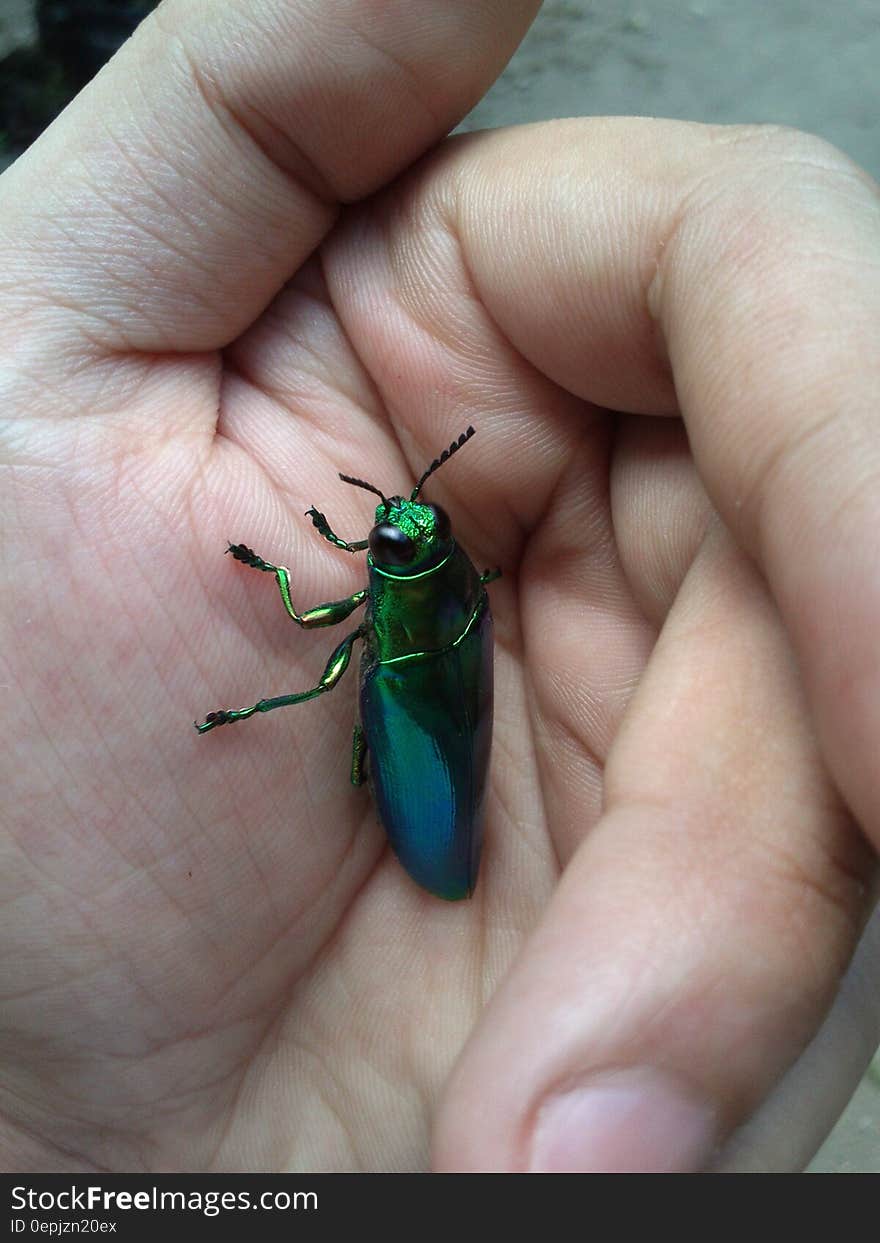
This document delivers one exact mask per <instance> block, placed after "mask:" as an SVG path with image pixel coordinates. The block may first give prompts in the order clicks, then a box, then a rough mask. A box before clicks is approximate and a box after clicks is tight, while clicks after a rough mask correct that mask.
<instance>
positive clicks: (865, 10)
mask: <svg viewBox="0 0 880 1243" xmlns="http://www.w3.org/2000/svg"><path fill="white" fill-rule="evenodd" d="M30 12H31V0H0V54H2V53H3V52H4V51H5V50H6V49H7V48H8V47H10V46H14V45H15V44H16V43H18V42H21V41H24V40H26V39H27V38H29V37H30V35H31V31H32V25H31V18H30ZM878 66H880V0H836V2H834V0H774V2H773V3H766V2H762V0H740V2H739V3H734V2H733V0H692V2H691V3H688V2H687V0H681V2H679V3H676V2H675V0H652V2H650V0H644V2H643V3H638V2H636V0H618V2H617V3H615V0H546V2H545V4H544V8H543V10H542V12H541V14H540V16H539V18H538V20H537V21H536V23H535V25H534V26H533V28H532V30H531V32H530V33H529V35H528V37H527V38H526V40H525V42H524V43H523V45H522V47H521V48H520V50H519V52H518V53H517V55H516V57H515V58H514V60H513V61H512V62H511V64H510V66H509V68H508V69H507V71H506V73H505V74H504V75H503V77H502V78H501V79H500V80H499V81H498V82H497V83H496V85H495V86H494V87H493V88H492V90H491V91H490V92H489V94H488V95H487V96H486V98H485V99H484V100H483V101H482V102H481V103H480V104H479V105H478V106H477V107H476V108H475V109H474V111H473V112H472V113H471V114H470V116H469V117H468V118H467V120H466V121H465V123H464V125H463V126H462V128H464V129H480V128H484V127H490V126H497V125H510V124H515V123H517V122H522V121H535V120H541V119H545V118H549V117H560V116H574V115H580V114H584V113H592V114H618V115H619V114H628V115H634V114H638V115H649V116H668V117H680V118H685V119H688V120H694V121H716V122H734V121H773V122H777V123H782V124H786V125H794V126H797V127H798V128H800V129H806V130H811V131H813V132H814V133H816V134H821V135H822V136H823V137H824V138H827V139H829V140H830V141H831V142H834V143H836V144H837V146H839V147H840V148H842V149H843V150H844V151H845V152H847V154H848V155H850V156H851V157H852V158H853V159H855V160H857V161H858V162H859V163H860V164H862V165H863V166H864V167H865V168H866V169H868V171H869V172H871V173H872V174H873V175H874V176H875V177H880V125H878V123H877V120H878V118H877V108H878V97H880V69H878ZM810 1170H811V1171H815V1172H819V1173H824V1172H831V1171H842V1172H849V1171H852V1172H856V1171H864V1172H880V1055H878V1058H876V1059H875V1062H874V1068H873V1070H872V1071H871V1072H869V1074H868V1075H866V1077H865V1079H864V1080H863V1082H862V1085H861V1087H860V1088H859V1090H858V1092H857V1093H856V1095H855V1096H854V1098H853V1100H852V1102H851V1103H850V1106H849V1108H848V1109H847V1111H846V1113H845V1114H844V1116H843V1118H842V1119H841V1121H840V1123H839V1124H838V1126H837V1127H836V1128H835V1130H834V1132H833V1133H832V1135H831V1136H830V1137H829V1139H828V1141H827V1142H826V1143H825V1145H824V1146H823V1148H822V1150H821V1151H820V1152H819V1154H818V1155H817V1157H816V1158H815V1160H814V1161H813V1162H812V1164H811V1166H810Z"/></svg>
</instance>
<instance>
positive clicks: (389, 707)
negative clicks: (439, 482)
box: [196, 427, 501, 900]
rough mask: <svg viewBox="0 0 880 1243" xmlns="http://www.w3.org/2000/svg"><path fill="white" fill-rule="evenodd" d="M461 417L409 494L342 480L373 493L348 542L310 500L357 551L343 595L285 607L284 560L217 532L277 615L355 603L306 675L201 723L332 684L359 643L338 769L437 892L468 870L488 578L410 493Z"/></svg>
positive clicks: (482, 778)
mask: <svg viewBox="0 0 880 1243" xmlns="http://www.w3.org/2000/svg"><path fill="white" fill-rule="evenodd" d="M473 435H474V429H473V428H472V427H469V428H468V429H467V431H466V432H463V433H462V434H461V435H460V436H459V437H458V439H457V440H455V441H453V443H452V444H451V445H450V446H449V448H448V449H444V451H443V452H442V453H441V454H440V456H439V457H438V458H435V459H434V461H433V462H432V463H431V465H430V466H429V467H428V469H427V470H426V471H425V472H424V474H423V475H422V476H421V478H420V479H419V481H418V483H417V484H416V486H415V488H414V489H413V491H412V493H411V495H410V497H409V499H408V500H407V499H405V498H404V497H402V496H392V497H386V496H385V495H384V493H382V492H381V491H380V490H379V488H377V487H375V486H374V485H373V484H371V483H367V482H365V481H364V480H363V479H355V478H353V477H352V476H351V475H342V474H340V476H339V478H340V479H341V480H342V481H343V482H344V483H349V484H353V485H354V486H355V487H357V488H365V489H366V490H367V491H368V492H373V493H375V495H376V496H378V497H379V498H380V503H379V505H377V507H376V513H375V522H374V525H373V528H372V530H371V531H370V534H369V537H368V538H367V539H365V540H358V541H355V542H349V541H347V540H343V539H340V538H339V536H338V535H336V534H334V532H333V531H332V530H331V528H330V525H329V523H328V522H327V519H326V518H325V517H324V515H323V514H322V513H321V512H320V511H319V510H317V509H315V508H314V506H313V507H312V508H311V509H308V510H307V511H306V517H309V518H311V520H312V523H313V524H314V526H315V527H316V528H317V530H318V532H319V533H320V534H321V535H322V536H323V537H324V539H326V540H329V542H330V543H331V544H334V545H335V546H336V547H337V548H341V549H344V550H345V551H346V552H351V553H354V552H363V551H366V552H367V566H368V571H369V578H368V586H367V587H366V588H365V589H363V590H361V591H356V592H355V593H354V595H351V596H347V597H346V598H345V599H344V600H335V601H331V602H329V603H327V604H319V605H317V606H316V607H315V608H312V609H308V610H307V611H306V612H304V613H298V612H297V611H296V609H295V607H294V605H293V601H292V599H291V594H290V592H291V588H290V572H289V570H288V569H287V568H286V567H285V566H282V565H272V564H271V563H270V562H268V561H264V560H263V559H262V557H259V556H257V554H256V553H255V552H254V551H253V549H251V548H248V547H247V545H245V544H230V545H229V547H228V548H227V550H226V551H227V552H229V553H231V554H232V556H233V557H234V558H235V560H236V561H241V562H243V563H244V564H245V565H248V566H251V567H252V568H253V569H256V570H263V571H265V572H266V573H268V574H274V576H275V580H276V582H277V584H278V589H279V591H280V592H281V599H282V601H283V603H284V607H285V609H286V611H287V614H288V616H289V617H290V618H291V619H292V620H293V621H295V622H296V624H297V625H298V626H302V627H304V628H305V629H310V628H312V627H315V626H334V625H336V624H337V623H339V622H341V621H344V620H345V618H346V617H348V616H349V615H350V614H351V613H352V612H354V610H355V609H356V608H358V607H359V606H360V605H362V604H365V605H366V606H367V607H366V612H365V614H364V619H363V621H362V622H361V624H360V625H359V626H358V627H357V629H356V630H353V631H352V632H351V634H349V635H347V636H346V638H344V639H343V640H342V642H341V643H340V644H339V645H338V646H337V648H336V649H335V651H334V652H333V653H332V655H331V656H330V659H329V660H328V662H327V666H326V668H325V669H324V673H323V674H322V676H321V678H320V681H319V682H318V684H317V686H314V687H312V689H311V690H307V691H300V692H298V693H296V694H293V695H279V696H277V697H275V698H272V699H261V700H260V701H259V702H258V703H255V704H253V705H252V706H251V707H250V708H238V709H223V710H221V711H219V712H211V713H209V714H208V716H207V717H206V718H205V720H204V721H203V722H202V724H201V725H199V724H198V723H196V729H197V730H198V732H199V733H200V734H206V733H208V731H209V730H212V729H216V728H217V727H218V726H220V725H228V724H230V723H231V722H233V721H243V720H245V719H246V718H248V717H251V716H253V715H254V714H255V713H257V712H273V711H274V710H275V709H276V708H283V707H286V706H288V705H289V704H297V703H303V702H305V701H306V700H308V699H315V698H316V697H317V696H319V695H322V694H324V693H325V692H326V691H329V690H332V689H333V687H334V686H336V685H337V683H338V682H339V680H340V678H341V677H342V675H343V674H344V673H345V671H346V669H347V668H348V665H349V662H350V660H351V654H352V649H353V647H354V644H355V642H356V641H357V640H358V639H360V640H361V641H362V643H363V649H362V656H361V668H360V695H359V706H360V712H359V718H358V720H357V721H356V723H355V726H354V737H353V740H352V759H351V781H352V784H353V785H356V786H360V785H363V784H364V782H365V780H368V781H369V785H370V788H371V790H372V794H373V798H374V801H375V805H376V809H377V811H378V815H379V819H380V821H381V822H382V826H383V828H384V829H385V832H386V834H387V836H388V839H389V841H390V843H391V846H392V847H393V849H394V851H395V853H396V855H397V857H398V859H399V860H400V862H401V864H402V865H403V867H404V868H405V869H406V871H407V872H408V873H409V875H410V876H411V877H412V879H413V880H414V881H416V882H417V884H419V885H421V886H422V888H424V889H427V890H428V891H429V892H430V893H432V894H435V895H436V896H437V897H440V898H446V899H449V900H455V899H458V898H465V897H469V896H470V895H471V894H472V893H473V891H474V886H475V884H476V880H477V872H478V869H479V864H480V851H481V847H482V837H483V804H484V799H485V791H486V776H487V772H488V766H489V751H490V748H491V741H492V712H493V631H492V613H491V610H490V608H489V596H488V592H487V591H486V586H487V584H488V583H490V582H492V581H493V580H494V579H496V578H498V577H500V574H501V571H500V570H486V571H484V572H483V573H482V574H480V573H478V572H477V570H476V569H475V568H474V566H473V564H472V562H471V560H470V558H469V557H468V556H467V554H466V553H465V551H464V549H462V548H461V547H460V546H459V544H458V543H457V542H456V541H455V539H454V537H453V534H452V528H451V524H450V520H449V516H448V515H447V513H446V512H445V510H443V509H441V507H440V506H439V505H433V504H430V503H428V502H425V501H422V500H420V499H419V496H420V493H421V491H422V488H423V486H424V485H425V483H426V481H427V480H428V479H429V477H430V476H431V475H433V474H434V472H435V471H436V470H438V469H439V468H440V467H441V466H442V465H443V464H444V462H447V461H448V460H449V458H451V457H452V455H453V454H454V453H456V452H457V451H458V450H459V449H460V448H461V447H462V445H464V444H465V443H466V442H467V441H468V440H470V438H471V436H473Z"/></svg>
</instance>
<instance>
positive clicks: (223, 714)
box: [196, 626, 364, 734]
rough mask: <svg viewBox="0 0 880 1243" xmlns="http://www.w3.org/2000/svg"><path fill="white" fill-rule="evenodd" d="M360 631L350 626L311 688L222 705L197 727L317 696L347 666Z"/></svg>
mask: <svg viewBox="0 0 880 1243" xmlns="http://www.w3.org/2000/svg"><path fill="white" fill-rule="evenodd" d="M363 632H364V628H363V626H358V628H357V630H353V631H352V632H351V634H350V635H347V636H346V637H345V638H344V639H343V640H342V642H341V643H340V644H339V646H338V647H337V648H336V649H335V651H334V652H333V655H332V656H331V657H330V659H329V660H328V661H327V666H326V668H325V669H324V672H323V673H322V674H321V680H320V681H319V682H318V685H317V686H313V687H312V689H311V690H308V691H299V692H298V693H297V694H294V695H277V696H275V698H273V699H261V700H260V701H259V702H258V703H255V704H252V705H251V707H250V708H221V709H220V711H219V712H209V713H208V715H207V716H206V717H205V719H204V721H203V722H202V724H201V725H199V724H198V722H196V730H197V731H198V732H199V733H200V734H207V732H208V730H211V729H216V728H217V726H218V725H229V724H231V722H232V721H245V720H247V718H248V717H249V716H253V715H254V713H255V712H274V711H275V709H276V708H286V707H288V706H289V705H290V704H299V703H305V701H306V700H307V699H316V698H317V696H318V695H323V694H324V692H325V691H332V689H333V687H334V686H335V685H336V683H337V682H338V681H339V679H340V678H341V677H342V675H343V673H345V671H346V669H347V668H348V665H349V661H350V660H351V650H352V648H353V647H354V643H355V639H360V638H362V637H363Z"/></svg>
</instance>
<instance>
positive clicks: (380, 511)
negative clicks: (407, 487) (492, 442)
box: [339, 427, 474, 578]
mask: <svg viewBox="0 0 880 1243" xmlns="http://www.w3.org/2000/svg"><path fill="white" fill-rule="evenodd" d="M473 434H474V429H473V428H472V427H469V428H468V429H467V431H466V432H462V434H461V435H460V436H459V438H458V440H454V441H453V442H452V444H451V445H450V446H449V448H448V449H444V450H443V452H442V453H441V454H440V456H439V457H438V458H435V459H434V461H433V462H432V463H431V465H430V466H429V467H428V469H427V470H426V471H425V473H424V474H423V475H422V477H421V479H420V480H419V482H418V483H417V484H416V486H415V488H414V489H413V492H412V495H411V496H410V498H409V500H406V499H405V498H404V497H402V496H392V497H390V498H388V497H386V496H385V494H384V493H383V492H380V491H379V489H378V488H377V487H375V485H374V484H372V483H367V482H366V481H365V480H363V479H353V478H352V477H351V476H350V475H340V476H339V478H340V479H342V480H343V481H344V482H345V483H351V484H354V485H355V487H357V488H365V489H366V490H367V491H368V492H373V493H375V495H376V496H378V497H380V498H381V500H382V504H381V505H377V506H376V524H375V526H374V527H373V529H372V531H371V532H370V538H369V541H368V543H369V548H370V557H371V559H372V562H373V564H374V565H375V566H376V567H377V568H378V569H380V570H381V571H382V572H383V573H385V574H389V575H391V576H392V577H394V578H407V577H410V576H411V575H415V574H422V573H424V572H425V571H426V570H430V569H433V568H434V566H436V565H439V564H440V562H441V561H445V559H446V558H447V557H448V556H449V554H450V552H451V551H452V547H453V539H452V528H451V524H450V522H449V516H448V514H447V513H446V511H445V510H444V509H441V508H440V506H439V505H431V504H429V503H428V502H426V501H420V500H419V499H418V495H419V493H420V492H421V490H422V485H423V484H424V482H425V480H426V479H427V478H428V477H429V476H430V475H433V473H434V471H435V470H439V468H440V467H441V466H442V465H443V463H444V462H447V461H448V460H449V459H450V458H451V457H452V455H453V453H456V452H457V451H458V450H459V449H460V448H461V446H462V445H463V444H465V443H466V441H468V440H470V438H471V436H473Z"/></svg>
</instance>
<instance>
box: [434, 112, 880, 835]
mask: <svg viewBox="0 0 880 1243" xmlns="http://www.w3.org/2000/svg"><path fill="white" fill-rule="evenodd" d="M453 165H454V168H455V171H454V172H453V173H452V176H450V175H449V174H450V172H451V171H452V167H453ZM443 173H444V176H445V177H446V179H447V184H454V185H455V187H456V189H455V192H454V204H455V205H454V207H453V208H452V209H451V213H452V215H453V218H454V227H455V230H456V234H457V237H458V239H459V242H460V245H461V248H462V252H463V261H464V266H465V268H466V270H467V272H468V274H469V277H470V279H472V280H473V282H474V284H475V285H476V288H477V291H478V293H479V296H480V298H481V299H482V301H483V302H484V304H485V305H486V307H487V308H488V311H489V314H490V315H491V317H492V320H493V322H494V323H496V324H497V325H498V326H499V328H500V329H501V330H502V332H503V333H504V334H505V336H506V337H507V338H508V339H509V340H511V341H512V342H513V344H514V345H515V346H516V348H517V349H518V350H519V351H520V353H522V354H523V355H524V356H525V357H526V358H528V359H529V360H530V362H532V363H533V364H534V365H535V366H536V367H537V368H539V369H540V370H541V371H542V372H544V373H545V374H546V375H549V376H550V377H551V378H552V379H554V380H556V381H557V383H559V384H561V385H562V386H564V387H565V388H567V389H569V390H571V391H572V392H575V393H577V394H578V395H579V396H581V397H583V398H586V399H588V400H590V401H593V402H597V403H599V404H601V405H603V406H608V407H611V408H613V409H620V410H629V411H638V412H641V413H647V414H661V413H662V414H668V413H671V412H674V411H675V410H676V409H678V410H679V411H680V412H681V414H682V416H683V418H684V421H685V424H686V426H687V430H688V435H689V438H690V442H691V446H692V449H693V453H694V456H695V459H696V462H697V466H698V468H699V471H700V474H701V476H702V478H703V481H704V483H705V485H706V487H707V490H708V491H709V493H710V495H711V497H712V500H713V501H714V503H715V505H716V506H717V508H718V510H719V511H720V513H721V514H722V516H723V517H724V519H725V521H726V522H727V524H728V525H729V527H730V528H731V529H732V530H733V531H734V532H735V533H736V534H737V536H738V538H739V540H740V541H741V542H742V543H743V544H744V545H745V546H746V547H747V548H748V549H749V550H750V551H751V552H752V553H753V554H754V556H755V557H756V558H757V559H758V561H759V562H760V564H761V567H762V569H763V571H764V573H765V575H766V577H767V580H768V582H769V584H770V587H771V590H772V591H773V594H774V596H775V598H776V602H777V604H778V606H779V607H780V609H781V611H782V614H783V617H784V619H785V622H786V624H787V627H788V630H789V633H790V635H791V636H792V638H793V641H794V644H795V647H796V650H797V652H798V654H799V657H800V661H801V665H802V669H803V673H804V676H805V679H806V683H807V689H808V692H809V694H810V696H811V699H812V702H813V706H814V708H815V709H816V716H817V721H818V726H819V731H820V734H821V740H822V743H823V747H824V751H825V755H826V758H827V759H828V761H829V763H830V766H831V769H832V772H833V773H834V775H835V777H836V779H837V782H838V784H839V786H840V788H841V790H842V792H843V794H844V796H845V798H846V799H847V801H848V802H849V805H850V808H851V810H852V811H853V812H854V814H855V815H856V817H857V818H858V819H859V821H860V823H861V824H862V826H863V827H864V828H865V830H866V831H867V832H868V834H869V835H870V837H871V839H872V841H873V844H874V846H875V848H876V847H878V846H880V781H878V776H877V759H876V756H877V745H878V740H880V657H878V635H880V551H878V542H880V538H878V531H880V437H878V434H877V429H878V420H880V351H878V348H877V342H878V340H880V195H878V188H877V186H876V184H875V183H874V182H873V181H872V180H871V178H870V177H869V176H868V175H867V174H866V173H864V172H863V171H862V170H861V169H859V168H857V167H856V166H855V165H853V164H852V163H851V162H850V161H848V160H847V159H846V157H845V156H844V155H843V154H841V153H840V152H838V151H836V150H835V149H834V148H833V147H830V146H829V145H828V144H826V143H824V142H822V141H820V140H819V139H816V138H813V137H811V136H809V135H806V134H799V133H795V132H790V131H783V130H778V129H775V128H769V127H768V128H763V127H742V128H740V127H730V128H721V127H709V126H699V125H689V124H682V123H678V122H668V121H652V120H635V119H620V120H591V121H573V122H563V123H556V124H554V125H550V126H542V127H534V128H531V129H524V130H521V131H519V132H516V131H509V132H508V133H506V134H500V135H497V136H490V137H488V138H486V139H484V140H483V142H482V146H480V147H477V146H475V145H474V144H473V143H471V144H470V146H469V147H465V148H463V154H462V156H461V157H460V159H459V161H458V163H457V164H455V161H454V160H452V159H451V158H447V160H446V161H445V169H444V170H443ZM444 202H446V203H447V204H448V202H449V195H448V194H447V195H446V196H445V198H444ZM446 210H449V209H448V206H447V208H446ZM511 256H514V257H515V262H512V261H511Z"/></svg>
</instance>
